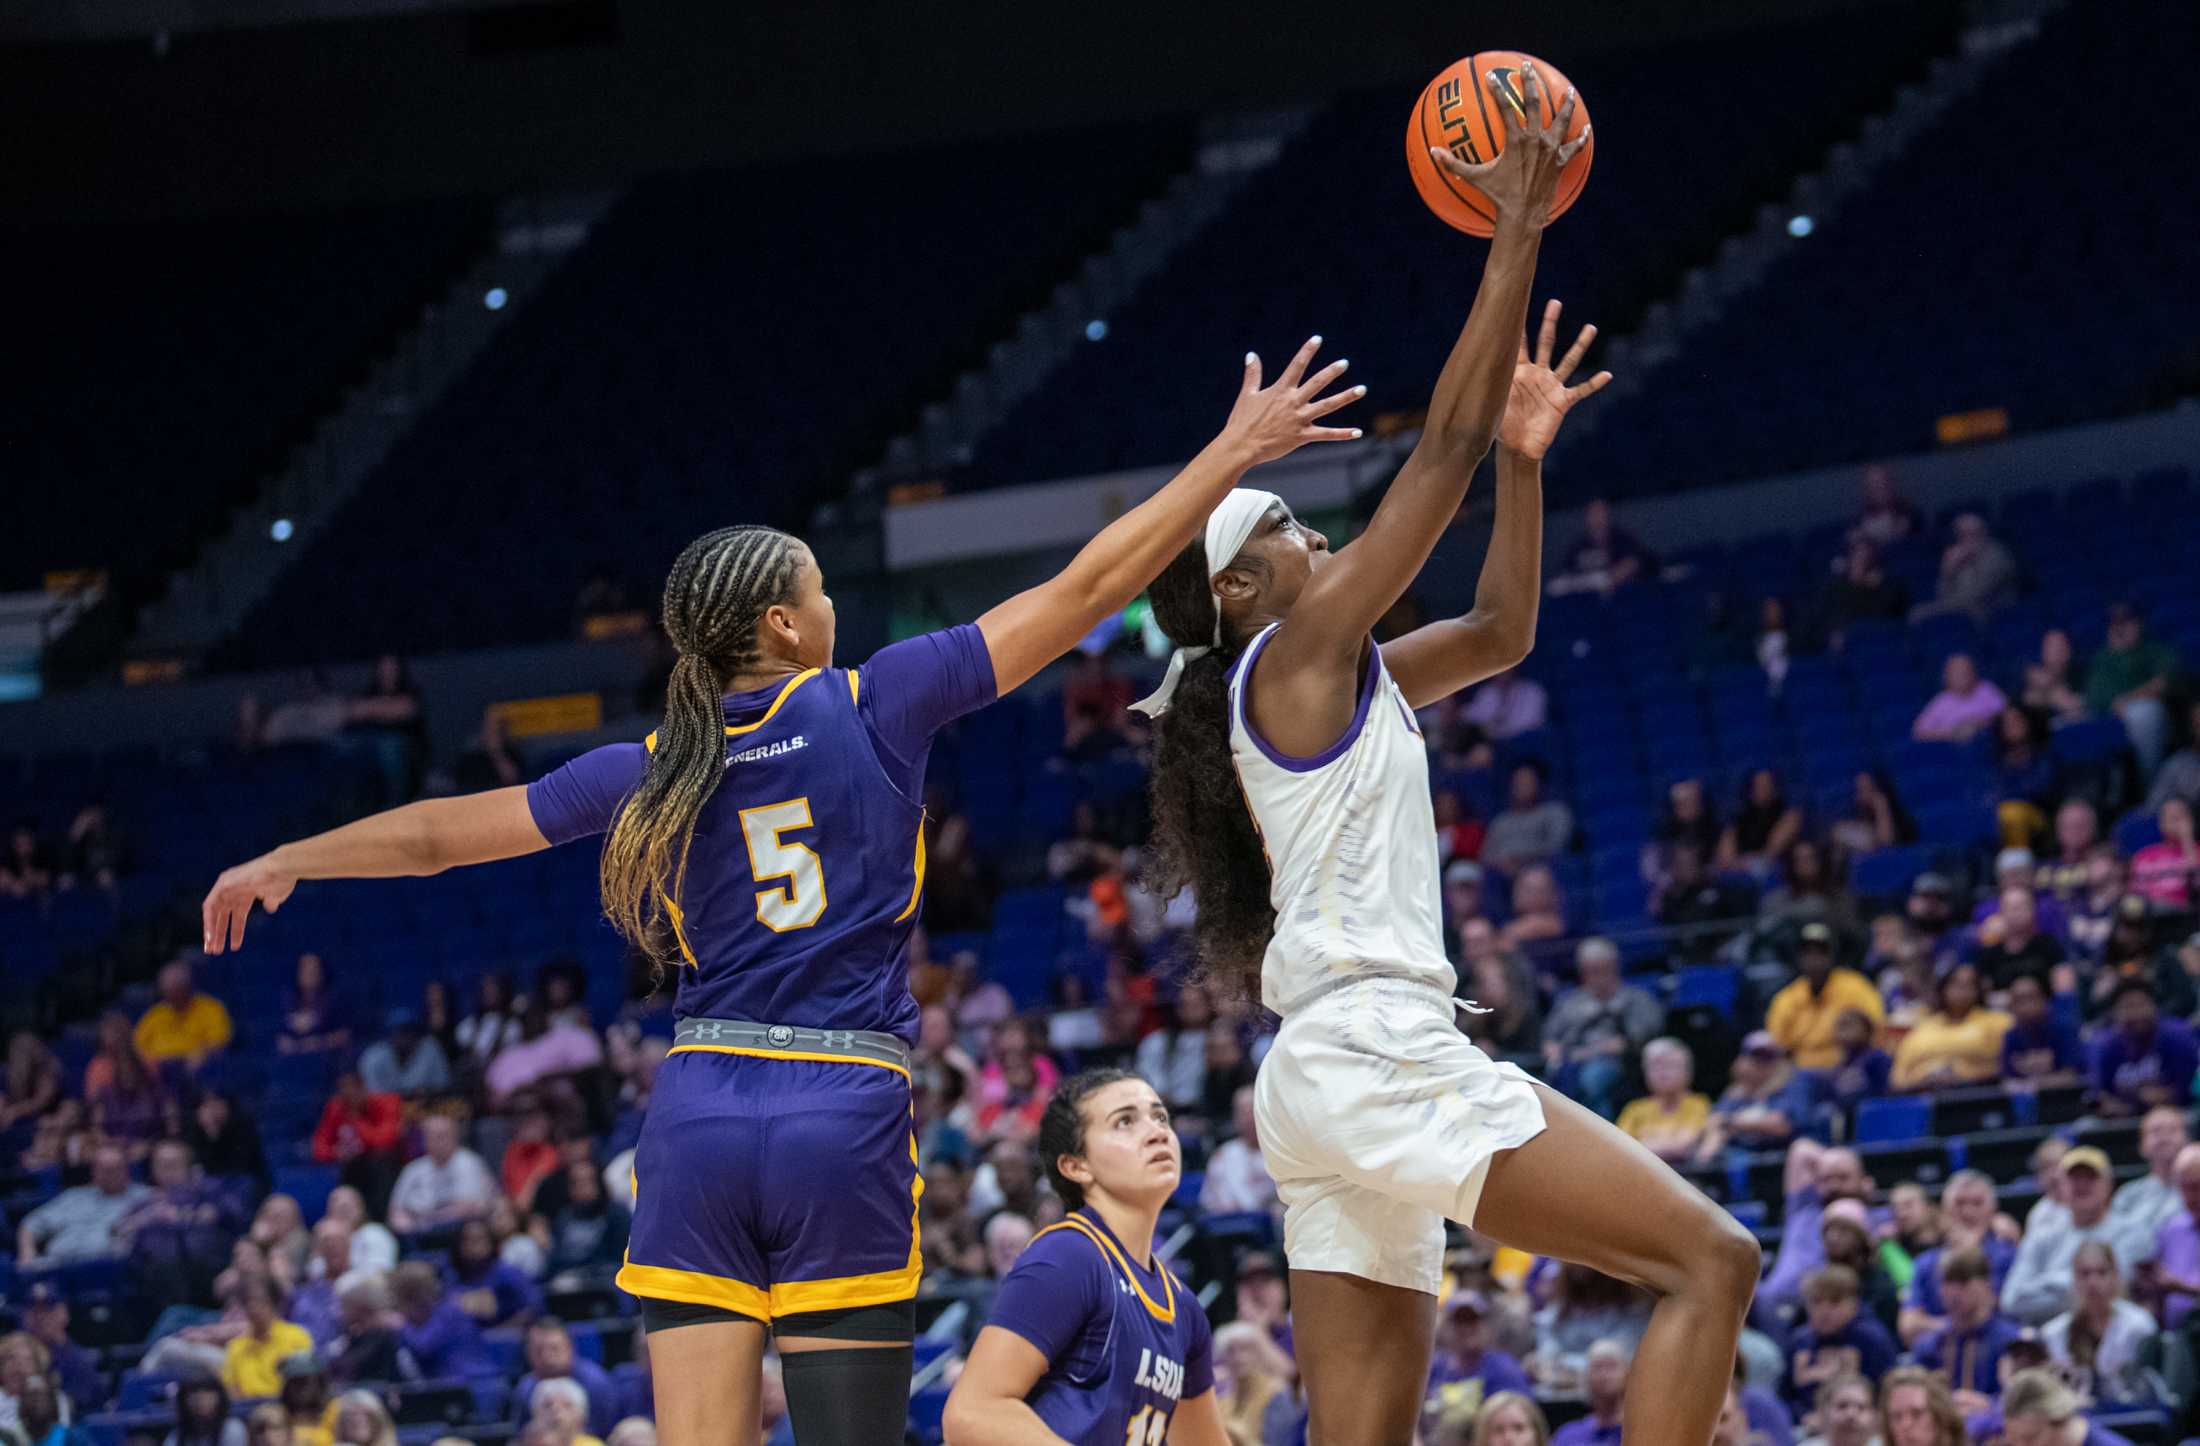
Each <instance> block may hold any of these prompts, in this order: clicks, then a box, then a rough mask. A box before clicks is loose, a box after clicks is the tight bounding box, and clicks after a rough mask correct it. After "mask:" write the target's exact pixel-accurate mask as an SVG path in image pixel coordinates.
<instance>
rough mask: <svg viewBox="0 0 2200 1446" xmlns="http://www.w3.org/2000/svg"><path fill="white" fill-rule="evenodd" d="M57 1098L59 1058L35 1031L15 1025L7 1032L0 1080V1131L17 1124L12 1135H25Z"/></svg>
mask: <svg viewBox="0 0 2200 1446" xmlns="http://www.w3.org/2000/svg"><path fill="white" fill-rule="evenodd" d="M60 1098H61V1061H60V1060H59V1059H58V1058H56V1057H55V1055H54V1052H53V1050H52V1049H51V1048H49V1047H48V1046H47V1044H46V1041H44V1040H43V1039H40V1038H39V1037H38V1035H37V1033H36V1031H33V1030H28V1029H18V1030H17V1031H15V1033H13V1034H11V1035H9V1036H8V1063H7V1076H6V1079H5V1080H4V1081H0V1135H8V1134H9V1133H10V1132H11V1131H15V1130H16V1129H17V1127H18V1126H21V1127H22V1128H21V1132H20V1135H18V1136H16V1137H15V1138H16V1139H18V1140H20V1139H28V1138H29V1136H30V1127H31V1125H32V1124H33V1123H34V1122H35V1121H36V1120H37V1119H38V1117H39V1116H40V1115H42V1114H44V1113H46V1111H47V1110H49V1109H52V1108H53V1104H54V1101H55V1100H58V1099H60Z"/></svg>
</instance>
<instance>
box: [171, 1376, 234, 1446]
mask: <svg viewBox="0 0 2200 1446" xmlns="http://www.w3.org/2000/svg"><path fill="white" fill-rule="evenodd" d="M161 1446H246V1441H245V1429H244V1422H242V1421H239V1420H237V1419H236V1418H235V1417H233V1416H231V1415H230V1414H229V1392H228V1391H227V1390H226V1389H224V1388H223V1386H222V1383H221V1382H220V1380H218V1379H217V1378H215V1377H213V1376H195V1377H193V1378H191V1379H190V1380H187V1381H185V1382H184V1383H183V1384H182V1385H180V1386H178V1387H177V1388H176V1426H175V1429H174V1430H172V1431H170V1432H169V1433H168V1434H167V1436H166V1437H164V1438H163V1439H162V1441H161Z"/></svg>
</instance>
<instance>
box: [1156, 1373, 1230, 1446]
mask: <svg viewBox="0 0 2200 1446" xmlns="http://www.w3.org/2000/svg"><path fill="white" fill-rule="evenodd" d="M1168 1440H1169V1446H1230V1432H1229V1430H1228V1428H1226V1427H1225V1426H1224V1425H1223V1424H1222V1404H1221V1402H1219V1401H1217V1400H1216V1399H1215V1393H1214V1388H1213V1387H1211V1386H1210V1387H1209V1388H1207V1389H1206V1390H1204V1391H1201V1392H1200V1393H1199V1394H1198V1395H1196V1396H1193V1397H1191V1398H1190V1399H1188V1400H1184V1401H1179V1402H1178V1403H1177V1407H1176V1415H1175V1416H1173V1417H1172V1418H1170V1421H1169V1437H1168Z"/></svg>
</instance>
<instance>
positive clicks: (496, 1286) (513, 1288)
mask: <svg viewBox="0 0 2200 1446" xmlns="http://www.w3.org/2000/svg"><path fill="white" fill-rule="evenodd" d="M443 1284H444V1288H445V1289H447V1290H448V1291H449V1292H450V1297H451V1299H452V1300H453V1301H455V1302H457V1304H458V1308H459V1309H460V1310H462V1311H464V1312H466V1314H468V1315H470V1316H472V1317H473V1318H474V1320H475V1321H476V1322H477V1323H479V1324H480V1325H481V1327H482V1328H483V1329H485V1330H486V1329H488V1328H489V1327H491V1326H504V1325H523V1324H525V1323H526V1322H527V1321H529V1320H531V1319H533V1318H534V1317H535V1315H537V1314H538V1313H539V1312H540V1311H541V1310H542V1292H541V1291H540V1290H538V1289H537V1288H536V1286H535V1282H534V1281H532V1280H530V1279H529V1278H528V1277H527V1275H526V1273H525V1272H523V1271H520V1270H516V1269H514V1268H513V1267H512V1266H510V1265H507V1264H505V1263H504V1261H503V1260H502V1259H500V1258H499V1256H498V1253H497V1238H496V1235H495V1234H494V1233H493V1232H492V1231H491V1230H490V1229H489V1222H488V1221H487V1220H483V1219H474V1220H469V1221H467V1222H466V1223H465V1224H463V1225H461V1226H459V1227H458V1238H457V1239H456V1240H454V1241H453V1242H452V1243H451V1263H450V1264H449V1265H448V1266H446V1267H444V1271H443Z"/></svg>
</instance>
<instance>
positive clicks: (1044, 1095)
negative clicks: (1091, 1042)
mask: <svg viewBox="0 0 2200 1446" xmlns="http://www.w3.org/2000/svg"><path fill="white" fill-rule="evenodd" d="M1061 1078H1062V1072H1061V1070H1060V1069H1059V1068H1058V1067H1057V1066H1056V1065H1055V1063H1054V1061H1053V1060H1052V1059H1050V1058H1048V1057H1047V1055H1046V1054H1044V1053H1043V1052H1041V1051H1040V1050H1038V1049H1037V1048H1036V1047H1035V1046H1034V1045H1033V1043H1032V1035H1031V1026H1030V1025H1029V1024H1027V1023H1026V1022H1025V1021H1024V1020H1022V1019H1019V1018H1009V1019H1004V1020H1002V1021H1001V1022H1000V1024H998V1025H997V1026H995V1027H994V1030H993V1033H992V1036H991V1038H990V1040H989V1042H988V1047H987V1050H986V1058H985V1062H984V1063H983V1064H982V1065H981V1066H980V1068H979V1070H978V1094H977V1099H976V1105H977V1111H976V1117H975V1123H976V1126H977V1130H978V1133H979V1134H980V1135H981V1136H984V1137H985V1138H988V1139H991V1138H994V1137H997V1136H1001V1137H1007V1138H1011V1139H1015V1140H1020V1141H1025V1142H1029V1141H1030V1140H1032V1139H1034V1138H1035V1137H1036V1136H1037V1135H1038V1133H1039V1117H1040V1116H1041V1115H1042V1114H1044V1113H1045V1112H1046V1107H1047V1101H1048V1100H1049V1099H1051V1098H1053V1096H1054V1087H1055V1085H1057V1084H1059V1083H1060V1082H1061ZM1202 1085H1203V1086H1204V1078H1203V1079H1202Z"/></svg>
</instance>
